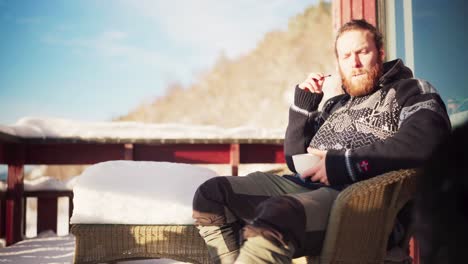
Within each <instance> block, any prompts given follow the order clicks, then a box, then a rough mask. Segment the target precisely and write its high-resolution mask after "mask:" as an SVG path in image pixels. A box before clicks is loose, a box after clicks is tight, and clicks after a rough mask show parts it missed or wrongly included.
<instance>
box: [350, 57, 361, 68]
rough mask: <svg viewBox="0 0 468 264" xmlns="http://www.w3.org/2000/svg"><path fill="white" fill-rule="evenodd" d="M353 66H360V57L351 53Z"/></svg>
mask: <svg viewBox="0 0 468 264" xmlns="http://www.w3.org/2000/svg"><path fill="white" fill-rule="evenodd" d="M352 62H353V68H360V67H362V63H361V59H360V58H359V55H357V54H353V61H352Z"/></svg>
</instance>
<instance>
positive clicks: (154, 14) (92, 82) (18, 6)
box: [0, 0, 317, 124]
mask: <svg viewBox="0 0 468 264" xmlns="http://www.w3.org/2000/svg"><path fill="white" fill-rule="evenodd" d="M316 3H317V1H316V0H236V1H219V0H171V1H166V0H80V1H66V0H42V1H36V0H0V36H1V37H0V38H1V41H0V52H1V54H0V57H1V59H0V124H11V123H14V122H15V121H16V120H18V119H19V118H21V117H23V116H36V117H41V116H50V117H62V118H71V119H79V120H88V121H107V120H111V119H112V118H114V117H117V116H119V115H123V114H125V113H127V112H128V111H129V110H131V109H133V108H135V107H137V106H138V105H139V104H140V103H148V102H151V101H152V100H154V99H155V98H157V97H158V96H161V95H163V94H164V89H165V88H166V87H167V85H168V84H169V83H173V82H179V83H181V84H183V85H188V84H190V83H191V82H193V81H194V78H195V77H196V76H197V73H200V72H202V71H203V70H207V69H209V68H210V66H211V65H212V64H213V63H214V61H215V60H216V58H217V57H218V56H219V54H221V53H224V54H225V55H226V56H228V57H231V58H233V57H236V56H239V55H241V54H245V53H247V52H249V51H250V50H251V49H253V48H254V47H255V45H256V43H257V42H258V41H259V40H260V39H261V38H262V37H263V35H264V34H265V33H266V32H268V31H271V30H274V29H286V27H287V23H288V20H289V18H291V17H292V16H294V15H296V14H299V13H301V12H303V11H304V9H305V8H306V7H307V6H309V5H311V4H316Z"/></svg>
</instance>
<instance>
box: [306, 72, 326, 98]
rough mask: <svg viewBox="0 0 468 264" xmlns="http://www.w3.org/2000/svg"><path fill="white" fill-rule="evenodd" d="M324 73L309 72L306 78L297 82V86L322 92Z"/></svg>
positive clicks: (314, 91)
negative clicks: (299, 82)
mask: <svg viewBox="0 0 468 264" xmlns="http://www.w3.org/2000/svg"><path fill="white" fill-rule="evenodd" d="M325 77H327V76H326V75H324V74H323V73H317V72H314V73H310V74H309V75H308V76H307V78H306V79H305V80H304V81H303V82H302V83H301V84H299V88H301V89H303V90H304V89H306V90H309V91H311V92H313V93H322V86H323V82H324V81H325Z"/></svg>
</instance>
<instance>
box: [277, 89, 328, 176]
mask: <svg viewBox="0 0 468 264" xmlns="http://www.w3.org/2000/svg"><path fill="white" fill-rule="evenodd" d="M322 98H323V93H312V92H309V91H305V90H302V89H300V88H299V87H298V86H296V88H295V91H294V104H293V105H291V107H290V108H289V121H288V127H287V129H286V136H285V140H284V152H285V159H286V163H287V165H288V168H289V169H290V170H291V171H294V172H295V171H296V170H295V168H294V164H293V162H292V156H293V155H295V154H301V153H306V152H307V147H308V146H309V143H310V141H311V140H312V137H313V136H314V135H315V132H317V130H318V128H319V119H320V112H319V111H317V109H318V106H319V104H320V101H321V100H322Z"/></svg>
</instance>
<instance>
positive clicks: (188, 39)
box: [120, 0, 316, 57]
mask: <svg viewBox="0 0 468 264" xmlns="http://www.w3.org/2000/svg"><path fill="white" fill-rule="evenodd" d="M312 2H316V1H310V0H309V1H305V0H295V1H292V0H268V1H267V0H264V1H259V0H236V1H219V0H198V1H191V0H172V1H162V0H161V1H151V0H142V1H131V0H121V2H120V3H121V4H122V5H123V7H124V8H130V9H131V10H133V11H136V12H138V13H140V14H142V15H144V16H147V17H150V18H152V19H153V21H154V22H155V23H156V24H157V25H158V26H159V27H160V29H161V30H163V31H164V32H165V33H166V34H167V35H168V36H169V37H170V38H171V39H173V40H174V41H176V42H178V43H179V44H183V45H187V46H190V47H193V48H194V49H199V50H200V51H201V52H205V53H215V54H217V53H219V52H220V51H224V52H225V53H226V55H227V56H229V57H235V56H238V55H241V54H244V53H246V52H248V51H249V50H251V49H253V48H254V47H255V46H256V43H257V42H258V41H259V40H260V39H261V38H262V37H263V35H264V34H265V33H266V32H268V31H271V30H273V29H278V28H285V26H287V22H288V19H289V18H290V16H292V15H294V14H297V13H299V12H302V11H303V10H304V8H305V7H306V6H307V5H310V4H312Z"/></svg>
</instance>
